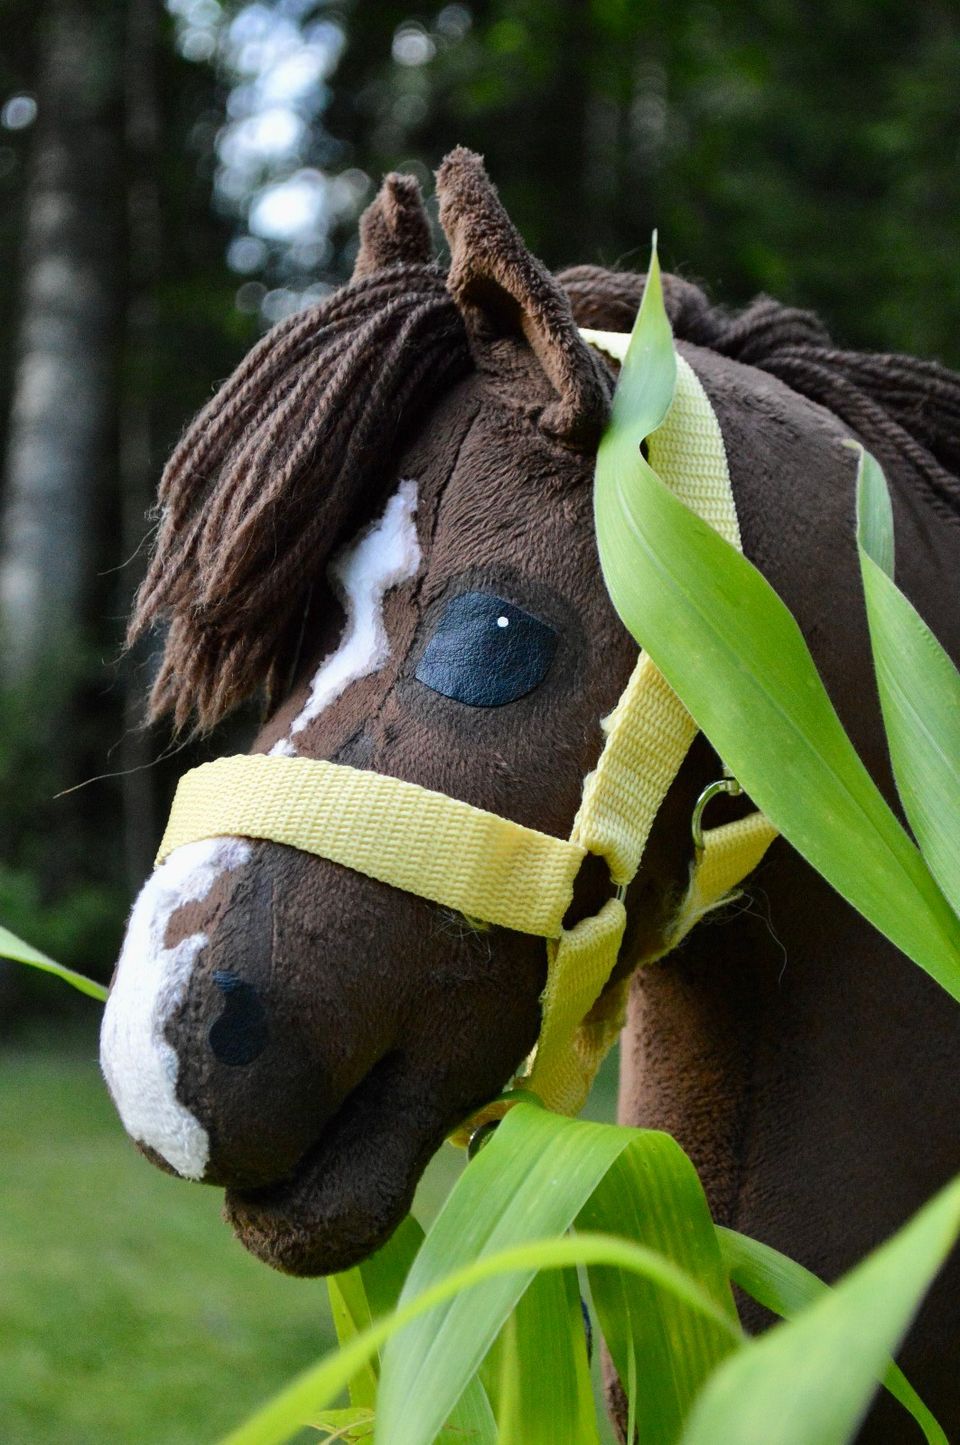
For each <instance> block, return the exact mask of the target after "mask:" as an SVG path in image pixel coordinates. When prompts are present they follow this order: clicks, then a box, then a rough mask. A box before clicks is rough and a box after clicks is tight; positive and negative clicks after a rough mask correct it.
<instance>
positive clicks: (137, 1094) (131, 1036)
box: [100, 838, 251, 1179]
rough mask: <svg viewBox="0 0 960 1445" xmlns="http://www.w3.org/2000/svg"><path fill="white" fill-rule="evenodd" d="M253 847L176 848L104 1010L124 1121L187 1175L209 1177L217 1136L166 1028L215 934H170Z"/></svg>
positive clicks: (137, 914) (140, 913)
mask: <svg viewBox="0 0 960 1445" xmlns="http://www.w3.org/2000/svg"><path fill="white" fill-rule="evenodd" d="M250 853H251V847H250V844H249V843H248V842H246V840H244V839H241V838H208V839H205V840H204V841H203V842H201V843H185V844H184V845H183V847H181V848H175V849H174V851H173V852H172V853H171V854H170V856H169V857H168V858H167V859H165V861H164V862H163V863H162V864H161V866H160V867H159V868H158V869H157V870H156V871H155V872H154V873H152V874H151V876H150V877H149V878H148V879H147V881H146V883H145V884H144V886H143V888H142V889H141V890H140V895H139V897H138V898H137V901H136V903H135V904H134V906H133V912H132V913H131V915H130V922H129V923H128V924H127V934H126V938H125V939H124V944H123V952H122V953H121V955H120V963H119V966H118V968H117V978H116V982H115V983H114V985H113V988H112V989H111V992H110V997H109V998H108V1000H107V1006H106V1008H105V1010H104V1015H103V1027H102V1030H101V1034H100V1065H101V1068H102V1069H103V1072H104V1075H105V1077H106V1080H107V1084H108V1085H109V1088H110V1092H111V1094H112V1095H113V1099H114V1102H115V1104H116V1106H117V1110H118V1112H119V1114H120V1118H121V1119H122V1120H123V1124H124V1127H125V1129H126V1130H127V1133H128V1134H130V1135H131V1136H132V1138H134V1139H138V1140H139V1141H140V1143H141V1144H147V1145H149V1146H150V1148H151V1149H155V1150H156V1151H157V1153H158V1154H161V1155H162V1156H163V1158H164V1159H166V1161H167V1163H168V1164H172V1166H173V1168H174V1169H176V1171H177V1173H178V1174H181V1175H182V1176H183V1177H184V1178H185V1179H201V1178H202V1177H203V1172H204V1170H205V1168H206V1166H207V1160H208V1158H209V1156H210V1141H209V1139H208V1138H207V1132H206V1130H205V1129H204V1128H203V1126H202V1125H201V1124H200V1123H199V1121H198V1120H197V1119H195V1118H194V1116H193V1115H192V1114H191V1113H190V1110H189V1109H187V1108H185V1107H184V1105H183V1104H181V1103H180V1101H179V1099H178V1098H177V1096H176V1085H177V1068H178V1064H177V1055H176V1050H175V1049H174V1048H173V1047H172V1045H171V1044H169V1043H168V1042H167V1040H166V1039H165V1038H164V1034H163V1030H164V1027H165V1025H166V1023H167V1020H168V1019H169V1018H170V1016H171V1015H172V1013H173V1011H174V1009H175V1008H176V1007H177V1005H178V1004H179V1003H180V1000H181V999H182V998H183V995H184V992H185V990H186V987H187V984H188V982H189V979H190V974H191V973H192V971H193V968H194V965H195V963H196V961H197V955H198V954H199V953H200V950H201V949H202V948H203V947H204V946H205V944H206V942H207V936H206V934H205V933H193V934H191V935H190V936H189V937H188V938H184V939H181V941H180V942H179V943H178V944H176V945H175V947H173V948H165V947H164V942H163V940H164V936H165V934H166V931H167V924H168V923H169V921H170V918H171V917H172V915H173V914H174V913H175V912H176V910H177V909H178V908H180V907H182V906H183V904H185V903H199V902H200V901H201V899H203V898H206V896H207V894H208V893H209V892H210V890H211V888H212V887H213V885H214V883H215V882H216V880H217V879H218V878H219V877H220V875H221V873H225V872H227V871H228V870H230V869H232V868H239V867H240V865H241V864H242V863H245V862H246V861H247V859H248V858H249V857H250Z"/></svg>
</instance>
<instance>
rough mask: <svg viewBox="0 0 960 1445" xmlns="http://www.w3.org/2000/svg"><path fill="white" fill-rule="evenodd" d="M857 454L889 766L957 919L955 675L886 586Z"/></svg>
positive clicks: (959, 734)
mask: <svg viewBox="0 0 960 1445" xmlns="http://www.w3.org/2000/svg"><path fill="white" fill-rule="evenodd" d="M859 452H860V463H859V470H858V474H857V542H858V545H859V548H860V570H861V573H862V574H863V595H864V599H865V601H866V604H867V621H868V622H869V624H870V645H871V647H872V649H873V664H874V670H875V672H876V675H877V687H878V689H879V692H880V706H881V709H882V711H883V721H884V726H885V727H886V730H887V746H888V747H889V749H890V761H891V763H892V764H893V773H894V777H895V778H896V781H897V790H898V792H899V794H900V798H901V800H902V802H903V807H904V811H905V813H906V815H907V818H908V819H909V821H910V826H911V828H912V829H913V832H914V836H915V837H916V840H917V842H918V843H919V844H920V851H921V853H922V854H923V856H924V858H925V860H926V863H927V866H928V868H929V869H930V872H931V873H932V874H933V876H934V878H935V879H936V880H937V882H938V883H939V885H940V887H941V889H942V891H943V893H944V895H945V896H946V898H947V900H948V901H949V903H950V904H951V905H952V907H953V910H954V912H955V913H960V673H958V672H957V669H956V668H955V667H954V665H953V663H952V662H951V661H950V658H949V657H948V656H947V654H946V652H945V651H944V650H943V648H942V647H941V646H940V643H939V642H938V641H937V639H936V638H935V637H934V635H933V633H932V632H931V631H930V629H929V627H928V626H927V624H926V623H925V622H924V621H923V618H922V617H921V616H920V615H919V613H918V612H917V611H916V609H915V608H914V607H913V605H912V604H911V603H910V602H908V601H907V599H906V597H904V595H903V593H902V592H901V591H900V589H899V587H897V586H896V584H895V582H894V580H893V519H892V513H891V509H890V498H889V495H888V493H887V484H886V481H885V479H884V475H883V472H882V471H881V469H880V466H879V464H878V463H877V462H876V461H875V460H874V458H873V457H872V456H871V455H870V453H869V452H865V451H864V450H863V448H862V447H861V448H859Z"/></svg>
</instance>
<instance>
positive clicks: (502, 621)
mask: <svg viewBox="0 0 960 1445" xmlns="http://www.w3.org/2000/svg"><path fill="white" fill-rule="evenodd" d="M497 626H498V627H509V626H510V618H509V617H498V618H497Z"/></svg>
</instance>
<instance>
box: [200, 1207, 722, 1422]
mask: <svg viewBox="0 0 960 1445" xmlns="http://www.w3.org/2000/svg"><path fill="white" fill-rule="evenodd" d="M580 1264H588V1265H589V1264H606V1265H612V1266H614V1267H616V1268H618V1269H626V1270H631V1271H633V1272H634V1273H636V1274H638V1275H641V1276H645V1277H649V1278H651V1279H655V1280H657V1282H658V1283H659V1284H660V1286H661V1288H662V1289H663V1290H665V1291H669V1292H670V1293H671V1294H675V1295H676V1296H677V1298H678V1299H681V1300H683V1301H684V1302H685V1303H686V1304H687V1305H688V1306H689V1307H690V1308H691V1309H693V1310H697V1311H700V1312H701V1313H703V1314H706V1315H707V1316H708V1317H709V1318H710V1319H712V1320H713V1321H715V1323H716V1325H717V1327H718V1329H719V1330H720V1331H721V1332H722V1333H724V1334H726V1335H728V1336H729V1338H730V1342H731V1348H732V1347H733V1346H734V1345H735V1344H738V1343H739V1342H740V1341H741V1339H742V1336H741V1333H740V1330H739V1328H738V1327H737V1325H735V1324H734V1323H733V1321H732V1320H731V1318H730V1316H729V1313H728V1312H727V1311H726V1310H725V1309H723V1308H722V1307H721V1306H720V1305H718V1304H717V1303H716V1302H715V1301H714V1300H712V1299H711V1298H710V1296H709V1295H708V1294H706V1292H705V1291H704V1290H703V1289H701V1287H700V1285H699V1284H698V1283H697V1281H696V1280H695V1279H692V1278H691V1277H690V1276H689V1275H688V1274H686V1273H685V1271H684V1270H682V1269H679V1268H678V1267H677V1265H675V1264H674V1263H673V1261H672V1260H669V1259H666V1258H665V1257H664V1256H663V1255H660V1254H657V1253H656V1252H655V1251H654V1250H652V1249H647V1248H645V1247H644V1246H643V1245H639V1244H631V1243H630V1242H629V1241H628V1240H625V1239H615V1238H612V1237H610V1236H608V1235H595V1234H579V1235H574V1236H571V1237H570V1238H566V1239H536V1240H530V1241H527V1242H526V1243H524V1244H521V1245H517V1246H514V1247H513V1248H512V1249H505V1250H502V1251H501V1252H500V1253H498V1254H492V1255H490V1254H488V1255H486V1256H485V1257H484V1258H483V1259H477V1260H474V1262H473V1263H472V1264H468V1265H466V1266H464V1267H463V1268H462V1269H458V1270H455V1271H454V1272H453V1273H452V1274H449V1275H447V1276H446V1278H444V1279H441V1280H438V1281H437V1283H436V1284H434V1285H431V1287H430V1288H429V1289H426V1290H424V1292H423V1293H422V1294H420V1295H418V1296H417V1297H416V1299H412V1300H410V1301H408V1302H407V1303H406V1304H404V1305H403V1306H402V1307H401V1308H400V1309H398V1310H397V1311H396V1312H395V1313H393V1314H390V1315H386V1316H384V1317H383V1318H381V1319H379V1320H375V1321H374V1322H373V1324H372V1325H371V1326H370V1328H369V1329H368V1330H365V1331H364V1333H363V1334H362V1335H357V1336H356V1337H355V1338H354V1339H353V1340H351V1341H350V1343H349V1344H348V1345H345V1346H343V1347H342V1348H341V1349H339V1350H337V1351H335V1352H334V1353H333V1354H331V1355H327V1356H325V1357H324V1358H323V1359H322V1360H320V1361H319V1363H318V1364H316V1365H313V1366H311V1367H310V1368H309V1369H307V1370H304V1371H303V1372H302V1373H301V1374H300V1375H298V1376H297V1378H296V1379H295V1380H293V1381H291V1383H290V1384H289V1385H288V1386H286V1388H285V1389H283V1390H281V1391H280V1392H279V1393H278V1394H277V1395H275V1396H274V1397H273V1399H272V1400H269V1401H268V1402H267V1404H266V1405H264V1406H263V1407H262V1408H261V1409H260V1410H258V1411H257V1412H256V1413H255V1414H254V1415H252V1416H250V1418H249V1419H248V1420H246V1421H244V1423H243V1424H242V1425H240V1426H239V1427H238V1428H237V1429H236V1430H234V1431H231V1433H230V1434H229V1435H228V1436H225V1437H224V1439H223V1442H222V1445H283V1442H284V1441H285V1440H289V1439H290V1437H291V1435H295V1434H296V1432H297V1431H298V1430H299V1429H301V1427H302V1426H303V1423H304V1422H305V1421H308V1420H311V1419H315V1418H317V1416H318V1415H319V1414H320V1412H321V1411H322V1410H325V1409H326V1408H327V1406H328V1405H329V1403H330V1401H331V1400H333V1399H334V1398H335V1397H336V1396H337V1395H338V1394H339V1393H340V1391H341V1390H343V1389H344V1388H345V1387H346V1385H347V1382H348V1381H349V1380H351V1379H352V1378H353V1376H354V1375H355V1374H356V1373H357V1371H358V1370H359V1369H360V1368H361V1367H362V1365H363V1364H364V1362H365V1361H366V1360H368V1359H370V1357H371V1356H372V1355H373V1354H374V1352H375V1351H376V1350H379V1349H380V1347H381V1346H382V1345H383V1344H385V1342H386V1341H387V1340H389V1339H390V1338H391V1337H392V1336H393V1335H395V1334H397V1333H398V1331H400V1330H402V1329H404V1328H406V1327H407V1326H408V1325H409V1324H410V1323H411V1322H412V1321H414V1320H416V1319H417V1318H418V1317H419V1316H420V1315H423V1314H425V1313H427V1312H428V1311H430V1310H435V1309H436V1308H437V1307H438V1306H442V1305H444V1304H445V1303H446V1302H447V1300H449V1299H452V1298H453V1297H454V1296H456V1295H458V1294H461V1293H462V1292H464V1291H468V1290H471V1289H473V1287H474V1286H476V1285H482V1284H484V1283H485V1282H486V1281H488V1280H492V1279H495V1278H497V1277H498V1276H499V1275H504V1274H506V1275H518V1276H520V1277H522V1278H523V1280H524V1281H528V1280H529V1278H530V1276H531V1275H533V1274H536V1273H537V1271H538V1270H541V1269H569V1268H571V1267H573V1266H576V1265H580ZM405 1438H406V1437H405V1436H404V1435H402V1434H400V1435H397V1436H390V1437H389V1445H400V1442H401V1441H402V1440H404V1439H405Z"/></svg>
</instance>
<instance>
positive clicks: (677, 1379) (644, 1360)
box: [577, 1133, 737, 1445]
mask: <svg viewBox="0 0 960 1445" xmlns="http://www.w3.org/2000/svg"><path fill="white" fill-rule="evenodd" d="M681 1161H682V1162H681ZM688 1168H689V1169H690V1172H691V1174H692V1173H693V1171H692V1168H691V1166H690V1165H689V1163H688V1161H687V1159H686V1156H685V1155H683V1153H682V1152H681V1150H680V1147H679V1145H678V1144H676V1142H675V1141H674V1140H673V1139H671V1138H670V1137H669V1136H668V1135H666V1134H655V1133H651V1134H648V1135H647V1137H646V1147H645V1148H644V1149H643V1150H642V1151H641V1150H638V1149H632V1150H631V1149H625V1150H624V1152H623V1153H622V1154H621V1155H620V1156H619V1158H618V1159H616V1160H615V1161H614V1163H613V1165H612V1166H611V1167H610V1169H609V1170H608V1171H607V1173H606V1175H605V1176H604V1178H603V1179H602V1180H601V1181H600V1183H599V1184H598V1186H597V1188H596V1189H595V1190H594V1192H593V1194H592V1195H591V1197H590V1199H589V1200H588V1201H587V1203H586V1205H585V1206H584V1208H583V1209H582V1210H581V1211H580V1214H579V1215H578V1217H577V1228H578V1229H588V1230H591V1231H597V1232H600V1233H610V1234H612V1233H616V1234H618V1235H621V1236H623V1237H625V1238H627V1239H632V1240H634V1241H636V1242H637V1243H638V1244H645V1245H648V1246H649V1247H651V1248H653V1249H656V1250H657V1251H658V1252H659V1253H661V1254H665V1255H667V1256H668V1257H669V1258H671V1259H675V1260H677V1262H678V1263H682V1265H683V1267H684V1268H685V1269H686V1270H687V1271H688V1272H689V1273H690V1274H692V1275H693V1276H694V1278H695V1279H698V1280H699V1281H700V1283H701V1285H702V1286H703V1287H704V1288H705V1289H706V1290H707V1292H708V1293H709V1294H710V1296H711V1297H712V1298H713V1299H715V1300H716V1301H717V1303H718V1304H720V1305H721V1306H723V1307H725V1308H726V1309H727V1311H728V1313H729V1315H730V1318H731V1320H733V1321H735V1320H736V1318H737V1316H736V1310H735V1308H734V1304H733V1297H732V1295H731V1293H730V1286H729V1283H728V1279H727V1274H726V1271H725V1269H724V1267H723V1262H722V1260H721V1258H720V1254H719V1251H718V1250H717V1249H716V1248H715V1247H714V1246H715V1242H716V1234H715V1233H714V1230H713V1228H712V1225H711V1221H710V1214H709V1210H708V1209H707V1202H706V1199H705V1198H704V1196H703V1191H702V1189H701V1188H700V1187H699V1183H698V1184H697V1186H696V1188H694V1187H693V1185H692V1181H685V1183H689V1186H690V1187H689V1188H687V1189H686V1190H685V1199H684V1203H683V1206H682V1208H678V1207H677V1198H676V1193H677V1186H676V1183H675V1181H676V1179H677V1177H678V1175H681V1176H682V1175H683V1174H685V1172H686V1169H688ZM711 1235H713V1238H711ZM589 1275H590V1289H591V1293H592V1295H593V1302H594V1306H595V1308H596V1311H597V1316H598V1319H599V1321H600V1327H601V1329H602V1331H603V1337H604V1339H605V1340H606V1343H607V1347H608V1349H609V1351H610V1354H611V1357H612V1359H613V1361H614V1364H615V1365H616V1367H617V1373H618V1374H619V1376H620V1379H621V1382H622V1383H623V1385H624V1387H625V1388H627V1384H628V1381H629V1379H630V1376H631V1370H633V1372H634V1373H635V1375H636V1384H635V1388H634V1389H633V1390H632V1391H631V1390H628V1398H629V1399H630V1401H631V1404H632V1405H633V1407H634V1412H635V1424H636V1436H637V1438H638V1439H639V1440H642V1441H643V1442H644V1445H658V1442H661V1441H662V1442H668V1441H673V1440H676V1439H677V1438H678V1437H679V1434H680V1431H681V1429H682V1426H683V1421H684V1420H685V1419H686V1416H687V1414H688V1413H689V1410H690V1408H691V1406H692V1404H693V1401H694V1399H695V1398H696V1396H697V1394H698V1392H699V1390H700V1389H701V1387H702V1385H703V1382H704V1380H705V1379H706V1377H707V1375H708V1374H709V1373H710V1372H711V1371H712V1370H713V1369H714V1368H715V1367H716V1366H717V1365H718V1364H719V1363H720V1361H721V1360H722V1359H723V1358H724V1357H725V1356H726V1355H727V1354H729V1352H730V1338H729V1336H728V1335H727V1334H726V1333H725V1332H723V1331H721V1330H718V1329H717V1327H716V1325H715V1324H714V1323H713V1322H712V1321H710V1320H707V1319H705V1318H704V1316H703V1315H701V1314H700V1313H699V1312H697V1311H693V1310H691V1309H689V1307H688V1306H687V1305H685V1304H684V1303H683V1302H682V1301H680V1300H678V1299H676V1298H675V1297H672V1296H669V1297H668V1296H664V1295H663V1294H662V1293H661V1292H660V1291H659V1290H658V1289H657V1287H656V1286H655V1285H654V1284H652V1283H649V1282H647V1281H645V1280H641V1279H637V1278H636V1276H632V1275H627V1274H624V1273H623V1271H621V1270H611V1269H606V1268H602V1267H598V1268H595V1269H591V1270H590V1271H589ZM631 1362H632V1363H631ZM667 1381H669V1386H666V1382H667Z"/></svg>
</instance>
